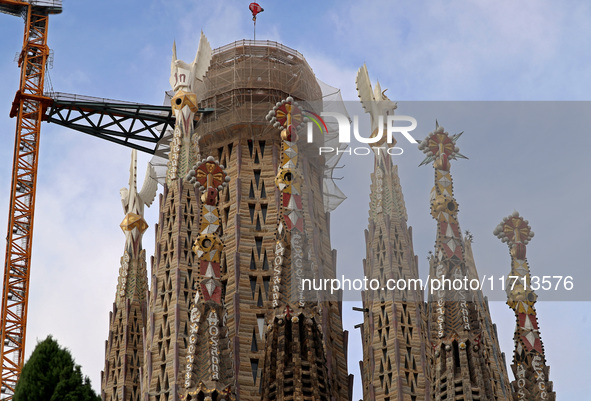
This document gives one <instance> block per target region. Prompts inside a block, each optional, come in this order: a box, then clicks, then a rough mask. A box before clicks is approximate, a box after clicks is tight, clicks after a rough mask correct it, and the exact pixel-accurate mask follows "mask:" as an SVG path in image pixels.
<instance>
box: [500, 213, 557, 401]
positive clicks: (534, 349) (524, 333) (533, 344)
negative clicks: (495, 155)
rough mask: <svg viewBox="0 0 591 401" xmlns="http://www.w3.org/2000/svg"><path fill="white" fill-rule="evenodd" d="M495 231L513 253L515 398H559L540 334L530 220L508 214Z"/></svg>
mask: <svg viewBox="0 0 591 401" xmlns="http://www.w3.org/2000/svg"><path fill="white" fill-rule="evenodd" d="M493 233H494V235H496V236H497V237H498V238H499V239H500V240H501V241H502V242H505V243H507V245H508V246H509V250H510V253H511V273H510V275H509V277H510V278H512V279H511V280H509V279H508V281H507V284H506V288H507V305H509V307H510V308H511V309H513V311H514V312H515V319H516V326H515V334H514V336H513V341H514V343H515V349H514V352H513V364H512V365H511V367H512V368H513V373H514V374H515V380H514V381H513V383H512V385H513V390H514V397H515V401H520V400H530V399H535V400H548V401H554V400H556V393H554V391H553V389H552V387H553V384H552V382H551V381H549V377H548V374H549V371H550V368H549V367H548V366H547V365H546V357H545V354H544V346H543V344H542V339H541V337H540V330H539V326H538V317H537V312H536V309H535V303H536V299H537V295H536V293H535V292H534V290H533V289H532V288H531V286H530V285H528V284H530V270H529V265H528V263H527V259H526V247H527V244H528V243H529V242H530V241H531V239H532V238H533V237H534V232H533V231H532V230H531V227H530V226H529V222H528V221H527V220H524V219H523V217H521V216H520V215H519V213H518V212H517V211H514V212H513V213H512V214H511V215H509V216H507V217H505V218H504V219H503V221H502V222H501V223H500V224H499V225H498V226H497V227H496V228H495V230H494V232H493Z"/></svg>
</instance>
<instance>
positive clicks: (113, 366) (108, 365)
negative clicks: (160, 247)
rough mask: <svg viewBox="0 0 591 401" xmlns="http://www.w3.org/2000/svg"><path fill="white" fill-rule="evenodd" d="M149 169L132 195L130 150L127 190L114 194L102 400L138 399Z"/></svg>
mask: <svg viewBox="0 0 591 401" xmlns="http://www.w3.org/2000/svg"><path fill="white" fill-rule="evenodd" d="M153 176H155V174H154V171H153V167H152V166H151V165H149V164H148V169H147V171H146V177H145V179H144V184H143V186H142V190H141V191H140V192H138V191H137V152H136V151H135V150H133V151H132V152H131V166H130V169H129V188H123V189H121V191H120V194H121V203H122V205H123V211H124V213H125V218H124V219H123V222H122V223H121V229H122V230H123V232H124V234H125V248H124V252H123V256H122V257H121V267H120V269H119V278H118V283H117V291H116V294H115V303H114V305H113V312H111V314H110V319H109V337H108V340H107V342H106V349H105V370H104V371H103V373H102V377H101V393H102V397H103V400H105V401H139V400H140V390H141V389H140V368H142V367H143V361H144V358H143V355H144V352H143V351H144V350H143V348H144V347H143V333H142V331H143V329H144V328H145V322H146V308H147V301H146V293H147V291H148V275H147V271H146V251H145V250H144V249H142V236H143V234H144V232H145V231H146V229H147V228H148V224H147V223H146V221H145V220H144V205H148V206H150V205H151V204H152V202H153V201H154V197H155V196H156V191H157V190H158V182H157V181H156V180H155V179H154V178H153Z"/></svg>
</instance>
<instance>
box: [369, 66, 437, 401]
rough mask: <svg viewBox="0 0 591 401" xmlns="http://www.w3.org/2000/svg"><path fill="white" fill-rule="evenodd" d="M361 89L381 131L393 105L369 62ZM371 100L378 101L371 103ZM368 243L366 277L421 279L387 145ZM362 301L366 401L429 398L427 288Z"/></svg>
mask: <svg viewBox="0 0 591 401" xmlns="http://www.w3.org/2000/svg"><path fill="white" fill-rule="evenodd" d="M357 90H358V94H359V97H360V99H361V100H362V102H363V101H365V106H367V107H365V106H364V107H365V109H366V112H368V113H369V114H370V116H371V119H372V127H375V129H376V130H377V129H378V119H379V115H378V114H379V113H380V111H382V112H383V111H386V110H387V111H389V112H390V115H391V114H393V113H394V109H395V103H393V102H391V101H389V100H386V99H387V98H386V97H385V96H383V92H382V89H381V87H380V85H379V83H377V84H376V87H375V89H374V90H373V91H372V89H371V83H370V81H369V75H368V73H367V68H366V67H365V65H364V66H363V67H361V68H360V69H359V72H358V73H357ZM369 94H373V98H372V99H373V100H368V99H366V97H367V96H368V95H369ZM370 102H372V103H374V104H373V105H372V107H370V104H369V103H370ZM388 106H390V107H391V109H388ZM382 118H383V115H382ZM382 129H383V128H382ZM384 137H385V136H384ZM378 145H381V146H383V145H384V144H383V143H378ZM365 244H366V259H365V260H364V261H363V263H364V275H365V277H366V278H367V279H369V280H377V282H379V283H380V284H381V285H384V284H385V283H386V282H387V281H388V280H405V281H407V282H409V280H416V279H418V278H419V274H418V263H417V259H416V256H415V254H414V251H413V244H412V229H411V228H410V227H408V226H407V213H406V207H405V204H404V197H403V194H402V188H401V186H400V179H399V177H398V166H395V165H394V164H393V163H392V157H391V156H389V155H388V154H387V152H386V149H385V148H382V149H381V151H380V152H379V153H378V152H376V154H375V156H374V172H373V174H372V175H371V192H370V205H369V225H368V228H367V230H365ZM362 300H363V310H364V321H363V325H362V326H361V336H362V340H363V355H364V358H363V362H362V363H361V375H362V381H363V398H364V400H366V401H369V400H372V401H373V400H378V401H384V400H389V399H397V400H401V401H402V400H405V401H406V400H413V399H414V400H422V401H425V400H427V399H428V397H429V390H430V388H429V387H430V385H429V379H428V366H427V358H426V351H427V349H426V347H425V342H426V339H427V336H426V332H427V330H426V325H425V324H424V321H423V318H422V316H423V314H424V303H423V291H422V290H421V289H420V288H410V289H409V288H405V289H404V290H395V291H388V290H384V289H382V288H380V287H378V289H377V290H375V291H374V290H368V291H365V292H364V293H363V295H362ZM413 397H414V398H413Z"/></svg>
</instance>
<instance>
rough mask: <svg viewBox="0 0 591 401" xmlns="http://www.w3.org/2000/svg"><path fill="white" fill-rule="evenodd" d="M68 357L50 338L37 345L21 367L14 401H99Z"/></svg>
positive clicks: (72, 359) (72, 360)
mask: <svg viewBox="0 0 591 401" xmlns="http://www.w3.org/2000/svg"><path fill="white" fill-rule="evenodd" d="M100 399H101V398H100V397H99V396H97V395H96V393H95V392H94V391H93V390H92V387H91V386H90V379H89V378H88V377H83V376H82V372H81V370H80V365H76V364H75V363H74V358H72V354H70V351H68V350H67V349H65V348H62V347H60V346H59V344H58V343H57V341H55V340H54V339H53V338H52V337H51V336H48V337H47V338H46V339H45V340H43V341H41V342H39V343H37V346H36V347H35V350H34V351H33V353H32V354H31V357H30V358H29V360H28V361H27V362H26V363H25V366H23V370H22V372H21V375H20V379H19V381H18V383H17V384H16V389H15V391H14V397H13V400H14V401H100Z"/></svg>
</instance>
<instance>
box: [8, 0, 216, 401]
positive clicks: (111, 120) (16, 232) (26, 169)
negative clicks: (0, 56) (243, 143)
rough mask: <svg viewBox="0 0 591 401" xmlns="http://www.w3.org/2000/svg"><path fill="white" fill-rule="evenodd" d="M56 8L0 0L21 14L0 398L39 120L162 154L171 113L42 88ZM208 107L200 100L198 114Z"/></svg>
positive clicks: (19, 354)
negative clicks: (49, 27)
mask: <svg viewBox="0 0 591 401" xmlns="http://www.w3.org/2000/svg"><path fill="white" fill-rule="evenodd" d="M61 11H62V2H61V0H0V12H2V13H5V14H10V15H14V16H22V17H23V18H24V19H25V23H26V25H25V34H24V41H23V49H22V51H21V53H20V56H19V59H18V63H19V67H20V68H21V78H20V86H19V89H18V91H17V93H16V96H15V98H14V101H13V103H12V108H11V111H10V116H11V117H16V118H17V125H16V138H15V147H14V161H13V168H12V184H11V195H10V213H9V218H8V235H7V237H6V239H7V244H6V259H5V265H4V286H3V291H2V321H1V327H0V330H1V343H0V350H1V358H2V366H1V368H2V371H1V373H0V399H2V400H10V399H12V396H13V394H14V389H15V387H16V383H17V381H18V378H19V376H20V372H21V369H22V366H23V363H24V357H25V337H26V325H27V305H28V296H29V282H30V270H31V248H32V239H33V217H34V211H35V193H36V180H37V163H38V157H39V135H40V126H41V122H42V121H46V122H50V123H54V124H57V125H61V126H64V127H67V128H70V129H73V130H77V131H79V132H83V133H85V134H89V135H92V136H95V137H98V138H101V139H105V140H108V141H111V142H114V143H116V144H119V145H123V146H127V147H130V148H133V149H137V150H140V151H143V152H146V153H149V154H153V155H158V156H161V157H164V158H167V155H168V151H169V146H168V142H169V140H168V136H170V135H171V134H172V130H173V129H174V122H175V117H174V115H173V112H172V108H171V106H170V105H169V104H167V105H164V106H156V105H146V104H141V103H132V102H123V101H116V100H107V99H100V98H94V97H89V96H81V95H73V94H65V93H45V92H44V81H45V68H46V65H47V59H48V56H49V48H48V47H47V23H48V16H49V15H50V14H58V13H61ZM212 111H214V110H213V109H210V108H200V109H199V112H198V113H199V114H197V115H196V117H195V119H196V120H198V119H199V117H198V116H199V115H202V114H204V113H209V112H212Z"/></svg>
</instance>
